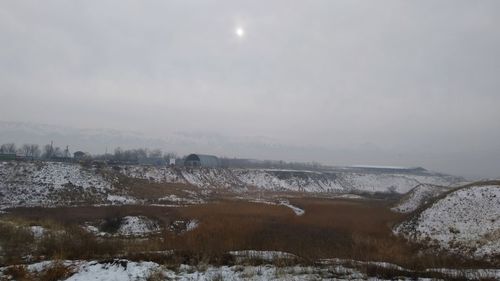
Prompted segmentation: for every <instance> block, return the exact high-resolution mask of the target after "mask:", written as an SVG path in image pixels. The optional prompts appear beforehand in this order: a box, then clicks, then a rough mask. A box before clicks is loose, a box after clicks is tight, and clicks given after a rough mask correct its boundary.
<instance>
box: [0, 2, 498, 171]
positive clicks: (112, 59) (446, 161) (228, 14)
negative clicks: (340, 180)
mask: <svg viewBox="0 0 500 281" xmlns="http://www.w3.org/2000/svg"><path fill="white" fill-rule="evenodd" d="M0 38H1V39H0V41H1V44H0V120H1V121H14V122H34V123H42V124H50V125H55V126H68V127H74V128H86V129H92V128H109V129H114V130H124V131H134V132H141V134H144V135H147V136H151V137H155V138H168V137H169V136H172V135H173V134H177V135H178V134H182V135H190V136H193V135H194V136H209V137H210V136H218V137H219V139H231V140H244V141H242V142H243V143H248V140H258V142H259V143H269V144H270V146H280V147H281V148H280V149H279V151H278V150H276V151H274V152H272V151H268V150H266V152H265V153H264V152H262V153H260V154H259V153H258V151H256V150H255V149H253V150H245V149H244V148H241V147H243V146H244V145H240V146H237V147H236V148H234V147H233V148H231V149H230V151H229V152H227V154H226V155H228V156H237V157H238V156H241V157H250V158H251V157H252V156H254V155H250V151H252V153H255V157H259V158H266V157H267V158H274V159H276V158H281V159H285V160H290V161H291V160H294V161H320V162H323V163H325V164H337V165H341V164H371V165H375V164H377V165H403V166H424V167H430V168H432V169H436V170H439V171H444V172H450V173H455V174H461V175H468V176H478V177H500V107H499V105H500V92H499V89H500V2H499V1H497V0H492V1H488V0H483V1H461V0H440V1H435V0H424V1H421V0H419V1H417V0H415V1H399V0H398V1H387V0H380V1H356V0H345V1H333V0H325V1H319V0H315V1H290V0H288V1H275V0H272V1H234V0H233V1H220V0H218V1H210V0H204V1H189V0H188V1H186V0H182V1H181V0H179V1H138V0H135V1H128V0H120V1H118V0H116V1H102V0H99V1H83V0H82V1H78V0H75V1H62V0H61V1H52V0H48V1H43V2H42V1H27V0H26V1H25V0H21V1H7V0H3V1H2V0H0ZM216 139H217V138H216ZM0 140H2V139H1V136H0ZM238 147H240V148H238ZM268 147H269V145H268ZM206 149H207V150H210V148H206ZM295 149H296V150H297V151H293V152H290V151H291V150H295ZM298 150H301V152H298ZM311 151H315V152H314V153H312V152H311ZM208 152H211V151H208ZM216 152H218V153H223V152H224V151H223V150H222V152H221V150H220V148H219V150H217V151H216Z"/></svg>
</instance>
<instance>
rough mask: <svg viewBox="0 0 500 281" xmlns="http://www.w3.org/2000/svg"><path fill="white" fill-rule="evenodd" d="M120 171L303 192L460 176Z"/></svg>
mask: <svg viewBox="0 0 500 281" xmlns="http://www.w3.org/2000/svg"><path fill="white" fill-rule="evenodd" d="M115 170H117V171H119V172H120V173H122V174H124V175H126V176H128V177H134V178H141V179H147V180H151V181H154V182H164V183H165V182H171V183H186V184H191V185H194V186H197V187H205V188H229V189H233V190H235V191H241V190H247V189H249V188H258V189H264V190H272V191H300V192H336V193H345V192H370V193H373V192H397V193H400V194H403V193H406V192H408V191H409V190H411V189H412V188H413V187H415V186H417V185H419V184H421V183H426V184H434V185H443V186H449V185H453V184H454V183H456V182H458V181H459V180H460V179H459V178H456V177H452V176H446V175H442V174H435V173H431V172H421V173H417V174H412V173H405V172H400V173H398V172H392V173H377V172H373V171H371V170H370V171H367V172H365V173H363V172H361V171H360V170H359V169H355V170H354V171H351V170H348V169H342V170H341V169H338V170H332V171H324V172H316V171H297V170H276V169H203V168H202V169H179V168H170V167H151V166H142V167H141V166H135V167H130V166H129V167H127V166H122V167H115Z"/></svg>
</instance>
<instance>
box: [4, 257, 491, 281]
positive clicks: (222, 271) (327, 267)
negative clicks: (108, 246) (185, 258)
mask: <svg viewBox="0 0 500 281" xmlns="http://www.w3.org/2000/svg"><path fill="white" fill-rule="evenodd" d="M54 263H55V262H52V261H44V262H40V263H36V264H32V265H29V266H28V267H27V270H28V271H29V272H31V273H32V274H39V273H41V272H43V271H44V270H47V269H48V268H50V267H51V266H53V264H54ZM365 263H367V264H368V263H369V262H365ZM60 264H62V265H64V266H66V267H68V268H70V269H71V270H72V271H73V272H74V274H73V275H71V276H70V277H68V278H66V280H67V281H146V280H151V279H152V280H179V281H194V280H200V281H203V280H206V281H213V280H234V281H236V280H255V281H264V280H280V281H283V280H387V279H379V278H376V277H370V276H367V275H366V274H365V273H363V272H362V271H360V270H358V269H355V267H352V266H348V265H344V264H342V263H331V262H329V263H327V264H323V265H317V266H305V265H296V266H280V267H276V266H274V265H270V264H266V265H261V266H252V265H234V266H211V265H197V266H190V265H180V266H179V267H178V268H177V269H175V270H172V269H168V268H166V267H164V266H161V265H159V264H157V263H154V262H133V261H128V260H118V259H117V260H109V261H102V262H98V261H63V262H60ZM374 264H376V263H374ZM379 266H382V267H386V268H391V266H392V267H396V268H400V267H397V266H396V265H391V264H385V265H379ZM6 268H7V267H3V268H0V271H1V272H4V271H5V269H6ZM400 269H403V268H400ZM403 270H404V269H403ZM428 271H436V272H440V273H443V274H445V275H444V277H446V276H456V277H463V276H467V278H469V279H471V280H474V279H479V278H490V279H495V278H498V277H500V270H498V269H477V270H465V271H463V270H454V269H429V270H428ZM2 275H3V274H2ZM398 280H415V279H414V278H410V277H407V278H405V277H398ZM419 280H430V279H419Z"/></svg>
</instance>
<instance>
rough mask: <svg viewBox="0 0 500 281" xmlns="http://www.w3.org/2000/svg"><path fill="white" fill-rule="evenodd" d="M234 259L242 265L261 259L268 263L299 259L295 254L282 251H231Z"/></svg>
mask: <svg viewBox="0 0 500 281" xmlns="http://www.w3.org/2000/svg"><path fill="white" fill-rule="evenodd" d="M229 254H231V255H232V256H233V257H235V259H236V262H238V263H241V262H244V261H248V260H252V259H259V260H263V261H267V262H272V261H275V260H276V259H288V260H293V259H297V258H298V257H297V256H296V255H294V254H290V253H287V252H281V251H256V250H246V251H230V252H229Z"/></svg>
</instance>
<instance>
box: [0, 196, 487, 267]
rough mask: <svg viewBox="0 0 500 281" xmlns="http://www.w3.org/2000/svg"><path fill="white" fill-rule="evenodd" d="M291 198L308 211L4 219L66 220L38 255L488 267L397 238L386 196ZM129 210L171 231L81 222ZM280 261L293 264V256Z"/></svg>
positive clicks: (76, 211)
mask: <svg viewBox="0 0 500 281" xmlns="http://www.w3.org/2000/svg"><path fill="white" fill-rule="evenodd" d="M291 203H292V204H294V205H297V206H300V207H301V208H303V209H305V211H306V212H305V214H304V215H302V216H297V215H295V214H294V213H293V212H292V210H291V209H289V208H287V207H285V206H278V205H268V204H262V203H251V202H244V201H234V200H224V201H221V202H218V203H209V204H202V205H193V206H189V207H181V208H167V207H158V206H107V207H74V208H18V209H12V210H9V211H10V214H9V215H4V216H3V219H11V220H12V219H14V218H16V217H17V218H19V217H22V218H24V219H25V220H29V221H34V222H39V223H40V222H41V223H43V222H47V221H52V222H56V223H59V224H61V225H63V226H64V229H65V232H63V233H64V234H58V235H56V236H53V235H46V236H44V238H43V239H42V240H41V241H39V242H37V247H36V248H37V249H38V250H37V253H38V254H40V255H45V256H48V257H59V258H71V259H73V258H77V259H78V258H96V257H101V258H103V257H113V256H115V257H116V256H122V257H127V258H130V259H140V260H144V259H150V260H155V261H161V262H166V263H190V264H197V263H199V262H204V263H213V264H232V263H234V258H233V257H232V256H231V255H228V252H229V251H233V250H276V251H285V252H289V253H292V254H295V255H297V256H299V257H300V258H301V260H300V262H303V263H313V262H315V261H317V260H318V259H328V258H345V259H354V260H370V261H386V262H391V263H396V264H399V265H401V266H404V267H407V268H413V269H422V268H426V267H462V266H471V267H476V266H485V265H487V264H485V263H482V262H475V261H468V260H463V259H461V258H458V257H454V256H449V255H446V254H439V255H435V254H434V253H432V254H430V253H427V252H426V251H425V250H423V249H422V247H421V245H413V244H409V243H408V242H406V241H404V240H402V239H399V238H397V237H395V236H394V235H392V233H391V227H392V225H393V224H394V223H395V222H396V221H398V220H400V219H401V218H402V215H401V214H396V213H393V212H391V211H390V210H389V208H388V207H387V206H386V203H384V202H383V201H378V200H345V199H318V198H300V199H299V198H297V199H293V200H291ZM127 215H141V216H146V217H149V218H152V219H155V220H157V221H159V222H160V223H161V225H162V226H163V227H164V228H165V230H164V231H163V232H162V233H160V234H153V235H152V236H150V237H148V239H132V238H105V239H101V238H99V239H97V238H95V237H94V236H93V235H91V234H89V233H87V232H85V231H84V230H83V229H82V228H81V227H80V226H79V225H81V224H83V223H84V222H88V221H93V220H104V219H108V220H109V219H111V221H113V220H112V218H116V219H119V218H120V217H123V216H127ZM189 219H196V220H198V221H199V222H200V224H199V226H198V227H197V228H195V229H193V230H191V231H188V232H180V233H179V232H173V231H169V230H168V227H169V226H170V225H171V224H172V223H173V222H174V221H176V220H189ZM4 232H5V231H4ZM9 233H11V232H8V231H7V232H6V234H4V235H1V229H0V235H1V236H0V241H3V239H5V237H6V236H9V235H12V234H9ZM6 241H7V242H8V241H10V240H9V239H7V240H6ZM3 243H5V242H3ZM10 243H13V244H12V245H18V244H19V243H17V244H16V243H15V241H14V242H12V241H11V242H10ZM7 245H8V243H7ZM11 247H14V246H11ZM20 249H22V248H20ZM165 250H175V255H162V254H157V253H154V252H155V251H165ZM26 251H29V249H26ZM149 252H151V254H148V253H149ZM18 256H19V255H18ZM281 263H283V264H286V260H285V261H281Z"/></svg>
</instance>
